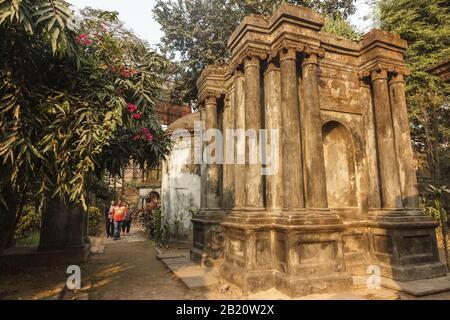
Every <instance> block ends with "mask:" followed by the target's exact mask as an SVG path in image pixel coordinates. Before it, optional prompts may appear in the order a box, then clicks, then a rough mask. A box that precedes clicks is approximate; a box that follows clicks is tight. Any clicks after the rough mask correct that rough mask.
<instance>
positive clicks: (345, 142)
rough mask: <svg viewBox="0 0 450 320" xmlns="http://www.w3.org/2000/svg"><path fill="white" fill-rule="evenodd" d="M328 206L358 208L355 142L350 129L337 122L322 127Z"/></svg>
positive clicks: (330, 122)
mask: <svg viewBox="0 0 450 320" xmlns="http://www.w3.org/2000/svg"><path fill="white" fill-rule="evenodd" d="M322 135H323V150H324V159H325V173H326V182H327V195H328V206H329V207H330V208H350V207H357V206H358V200H357V187H356V166H355V150H354V145H353V140H352V137H351V134H350V132H349V131H348V129H347V128H346V127H345V126H344V125H342V124H341V123H339V122H337V121H329V122H327V123H325V124H324V125H323V127H322Z"/></svg>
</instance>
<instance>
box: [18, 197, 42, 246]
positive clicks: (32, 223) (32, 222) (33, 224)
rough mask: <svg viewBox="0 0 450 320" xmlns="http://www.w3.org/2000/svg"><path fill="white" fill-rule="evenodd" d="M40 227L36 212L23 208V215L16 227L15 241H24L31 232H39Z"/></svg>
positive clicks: (30, 208)
mask: <svg viewBox="0 0 450 320" xmlns="http://www.w3.org/2000/svg"><path fill="white" fill-rule="evenodd" d="M40 226H41V215H40V214H39V213H38V212H37V210H36V209H35V208H34V207H33V206H31V205H27V206H25V207H24V208H23V213H22V216H21V218H20V220H19V221H18V222H17V226H16V233H15V238H16V239H24V238H26V237H28V236H29V235H30V234H32V233H33V232H36V231H39V229H40Z"/></svg>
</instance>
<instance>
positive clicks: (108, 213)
mask: <svg viewBox="0 0 450 320" xmlns="http://www.w3.org/2000/svg"><path fill="white" fill-rule="evenodd" d="M114 204H115V203H114V201H111V205H110V206H109V207H105V210H104V217H105V228H106V237H107V238H109V237H112V236H113V235H114V220H113V217H112V210H113V208H114Z"/></svg>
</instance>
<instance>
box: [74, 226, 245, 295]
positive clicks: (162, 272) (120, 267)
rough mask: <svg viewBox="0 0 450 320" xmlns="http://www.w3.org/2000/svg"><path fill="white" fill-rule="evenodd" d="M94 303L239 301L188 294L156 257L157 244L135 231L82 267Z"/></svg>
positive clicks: (107, 243) (196, 292) (202, 291)
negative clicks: (129, 300) (155, 245)
mask: <svg viewBox="0 0 450 320" xmlns="http://www.w3.org/2000/svg"><path fill="white" fill-rule="evenodd" d="M82 275H83V277H85V283H87V282H89V283H90V284H91V286H92V287H91V289H90V299H93V300H105V299H106V300H124V299H136V300H143V299H145V300H147V299H150V300H153V299H155V300H159V299H161V300H167V299H188V300H190V299H236V298H239V294H238V293H237V292H231V291H230V290H227V292H225V293H221V292H220V291H221V286H220V285H219V286H217V287H216V288H209V289H208V290H206V289H199V290H188V288H187V287H186V286H185V285H184V284H183V283H182V282H181V281H179V280H178V279H177V278H176V277H174V276H173V274H172V273H171V272H170V271H169V270H168V269H167V268H166V267H165V266H164V265H163V263H162V262H161V261H159V260H158V259H157V257H156V253H155V249H154V243H153V241H150V240H147V239H146V238H145V237H144V236H143V235H142V233H141V230H139V229H136V228H134V230H132V233H131V234H130V235H128V236H124V237H122V239H121V240H118V241H113V240H111V239H107V240H106V241H105V249H104V252H103V253H100V254H94V255H92V256H91V257H90V259H89V262H88V263H87V264H85V265H84V266H83V267H82Z"/></svg>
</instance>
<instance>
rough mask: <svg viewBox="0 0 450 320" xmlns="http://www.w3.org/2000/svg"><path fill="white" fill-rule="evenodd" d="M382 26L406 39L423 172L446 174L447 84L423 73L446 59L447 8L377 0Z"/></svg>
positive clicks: (449, 169) (438, 3) (449, 44)
mask: <svg viewBox="0 0 450 320" xmlns="http://www.w3.org/2000/svg"><path fill="white" fill-rule="evenodd" d="M376 4H377V9H378V11H379V16H380V22H381V27H382V28H383V29H386V30H389V31H392V32H395V33H397V34H399V35H400V36H401V37H402V38H403V39H405V40H406V41H408V48H407V50H406V55H405V59H406V64H407V66H408V68H409V69H410V70H411V75H410V76H409V77H408V78H407V80H406V81H407V86H406V97H407V102H408V107H409V110H408V111H409V116H410V120H411V136H412V139H413V142H414V146H415V149H416V151H417V154H416V156H417V157H418V158H419V161H420V162H421V163H423V164H424V165H421V168H420V171H421V174H424V175H431V176H432V177H433V178H434V179H437V180H439V179H440V178H441V177H442V178H446V177H448V176H449V175H450V162H449V161H448V159H449V157H450V149H449V148H448V139H449V137H450V129H449V128H450V108H449V105H450V100H449V93H450V86H449V85H448V84H444V83H443V82H442V81H441V80H440V79H439V78H438V77H436V76H434V75H432V74H430V73H429V72H428V71H427V68H428V67H431V66H433V65H436V64H437V63H439V62H442V61H444V60H445V59H448V57H449V56H450V26H449V23H448V21H450V6H449V2H448V1H446V0H415V1H411V0H396V1H393V0H380V1H377V3H376Z"/></svg>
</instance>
